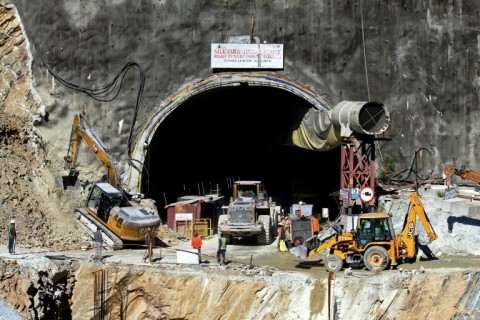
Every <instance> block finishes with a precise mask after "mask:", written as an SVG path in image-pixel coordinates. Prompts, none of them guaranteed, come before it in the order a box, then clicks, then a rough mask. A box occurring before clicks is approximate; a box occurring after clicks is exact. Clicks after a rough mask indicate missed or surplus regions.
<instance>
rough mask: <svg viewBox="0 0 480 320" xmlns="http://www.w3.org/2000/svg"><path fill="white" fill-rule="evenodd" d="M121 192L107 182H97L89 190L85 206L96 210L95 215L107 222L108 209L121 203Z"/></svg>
mask: <svg viewBox="0 0 480 320" xmlns="http://www.w3.org/2000/svg"><path fill="white" fill-rule="evenodd" d="M122 197H123V194H122V192H120V191H118V190H117V189H115V188H114V187H112V186H111V185H110V184H109V183H97V184H95V185H94V186H93V187H92V190H90V194H89V195H88V198H87V202H86V207H87V208H89V209H90V210H92V211H93V212H96V214H97V216H98V217H99V218H100V219H101V220H102V221H104V222H107V220H108V215H109V213H110V210H111V209H112V208H113V207H115V206H117V207H120V206H121V204H122Z"/></svg>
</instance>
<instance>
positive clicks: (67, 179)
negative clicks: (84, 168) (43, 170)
mask: <svg viewBox="0 0 480 320" xmlns="http://www.w3.org/2000/svg"><path fill="white" fill-rule="evenodd" d="M55 182H56V184H57V186H58V187H60V188H62V189H63V190H72V191H78V190H81V189H82V187H81V185H80V179H79V178H78V171H72V172H70V173H69V174H67V175H62V176H61V177H57V178H56V179H55Z"/></svg>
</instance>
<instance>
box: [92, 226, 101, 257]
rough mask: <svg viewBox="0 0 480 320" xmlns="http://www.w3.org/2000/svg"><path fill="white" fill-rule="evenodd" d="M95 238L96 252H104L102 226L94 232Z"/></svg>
mask: <svg viewBox="0 0 480 320" xmlns="http://www.w3.org/2000/svg"><path fill="white" fill-rule="evenodd" d="M93 239H94V240H95V245H96V246H97V250H96V252H95V253H96V254H97V255H101V254H102V246H103V237H102V232H101V231H100V228H99V227H97V230H96V231H95V232H94V233H93Z"/></svg>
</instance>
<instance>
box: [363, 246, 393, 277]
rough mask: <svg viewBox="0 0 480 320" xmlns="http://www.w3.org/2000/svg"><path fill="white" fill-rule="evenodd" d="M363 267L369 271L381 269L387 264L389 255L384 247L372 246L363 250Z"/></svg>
mask: <svg viewBox="0 0 480 320" xmlns="http://www.w3.org/2000/svg"><path fill="white" fill-rule="evenodd" d="M363 260H364V261H363V262H364V263H365V267H367V269H368V270H370V271H382V270H385V268H386V267H387V266H388V264H389V262H390V257H389V256H388V252H387V250H386V249H385V248H384V247H380V246H374V247H371V248H368V249H367V251H365V256H364V257H363Z"/></svg>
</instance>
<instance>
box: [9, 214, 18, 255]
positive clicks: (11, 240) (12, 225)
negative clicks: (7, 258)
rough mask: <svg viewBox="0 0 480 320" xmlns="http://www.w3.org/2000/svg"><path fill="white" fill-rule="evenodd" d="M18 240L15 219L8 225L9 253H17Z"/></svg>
mask: <svg viewBox="0 0 480 320" xmlns="http://www.w3.org/2000/svg"><path fill="white" fill-rule="evenodd" d="M16 240H17V231H16V230H15V220H11V221H10V225H9V226H8V253H10V254H12V253H15V241H16Z"/></svg>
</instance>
